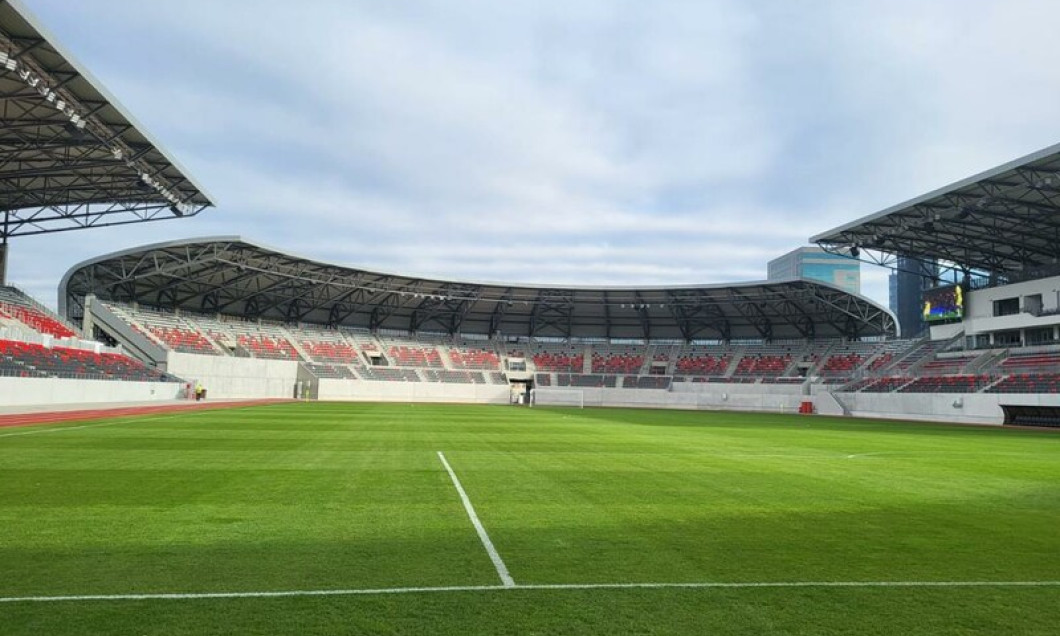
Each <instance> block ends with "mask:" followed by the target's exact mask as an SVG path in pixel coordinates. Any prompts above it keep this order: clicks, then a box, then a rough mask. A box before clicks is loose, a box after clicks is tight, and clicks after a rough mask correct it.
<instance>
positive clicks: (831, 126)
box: [9, 0, 1060, 303]
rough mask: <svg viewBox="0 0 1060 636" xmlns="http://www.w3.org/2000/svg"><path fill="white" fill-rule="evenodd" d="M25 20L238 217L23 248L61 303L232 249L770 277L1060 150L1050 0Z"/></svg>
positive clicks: (366, 6) (251, 1) (151, 12)
mask: <svg viewBox="0 0 1060 636" xmlns="http://www.w3.org/2000/svg"><path fill="white" fill-rule="evenodd" d="M24 1H25V2H26V3H27V5H28V6H29V8H30V9H31V11H33V12H34V13H35V14H36V15H37V17H38V18H39V19H40V20H41V21H42V22H43V24H44V25H45V26H46V27H47V28H48V29H50V30H51V31H52V33H53V34H54V35H55V36H56V37H57V39H58V40H59V42H61V43H62V44H63V45H64V46H65V47H66V48H67V49H68V50H69V51H71V52H72V53H73V54H74V55H75V56H76V57H77V58H78V59H79V60H80V61H81V62H82V63H83V64H84V65H85V66H86V67H87V68H88V69H89V70H90V71H91V72H92V73H93V74H95V75H96V77H97V78H98V79H100V80H101V81H102V82H103V84H104V85H105V86H106V87H107V88H108V89H109V90H110V91H111V92H112V93H113V94H114V95H116V96H117V98H118V99H119V101H121V102H122V103H123V104H124V105H125V106H126V107H127V108H128V109H129V110H130V111H131V112H132V113H133V114H134V115H135V116H136V117H137V118H138V119H139V120H140V122H141V123H142V124H143V125H144V126H145V127H146V128H147V129H148V130H149V131H150V132H151V133H152V134H153V135H154V136H155V137H156V138H157V139H159V140H160V141H161V142H162V143H163V145H164V146H166V148H167V149H168V150H169V151H170V152H171V153H173V154H174V155H175V156H176V157H177V158H178V159H179V160H180V161H181V163H183V164H184V166H185V167H186V168H187V169H188V170H189V172H190V173H191V174H192V175H194V176H195V177H196V178H197V179H198V180H199V182H200V183H202V184H203V185H204V186H205V187H206V189H207V190H209V191H210V193H211V194H212V195H213V196H214V198H215V199H216V201H217V203H218V207H217V208H216V209H212V210H209V211H207V212H205V213H203V214H202V215H200V216H199V217H197V218H194V219H187V220H179V221H169V222H164V223H151V224H145V225H142V226H131V227H127V228H112V229H101V230H91V231H84V232H73V233H68V234H58V235H53V236H44V237H39V238H24V239H16V240H15V241H14V242H13V244H12V254H11V265H10V269H9V278H10V279H11V280H12V281H13V282H15V283H16V284H20V285H22V286H23V287H24V288H26V289H28V290H29V291H30V292H31V293H33V294H35V295H36V296H38V297H39V298H41V299H43V300H45V301H47V302H49V303H54V302H55V301H54V299H55V294H56V286H57V284H58V280H59V278H60V277H61V276H62V274H63V272H65V271H66V269H68V268H69V267H70V266H71V265H73V264H74V263H76V262H78V261H81V260H84V259H87V258H91V257H93V256H96V255H99V254H101V253H105V252H109V251H113V250H117V249H122V248H126V247H132V246H135V245H140V244H143V243H147V242H153V241H161V240H168V239H173V238H185V237H194V236H204V235H213V234H240V235H243V236H244V237H246V238H248V239H251V240H254V241H258V242H261V243H265V244H267V245H271V246H275V247H278V248H281V249H283V250H287V251H291V252H294V253H298V254H303V255H306V256H311V257H315V258H319V259H323V260H327V261H333V262H339V263H346V264H354V265H360V266H365V267H368V268H372V269H377V270H382V271H395V272H403V273H417V274H425V275H431V276H436V277H443V278H457V279H461V278H463V279H476V280H491V281H511V282H538V283H581V284H609V285H622V284H682V283H719V282H732V281H740V280H759V279H763V278H765V268H766V262H767V261H768V260H770V259H771V258H774V257H776V256H778V255H780V254H782V253H784V252H786V251H788V250H790V249H792V248H794V247H797V246H799V245H801V244H804V243H805V241H806V240H807V238H808V237H809V236H811V235H813V234H815V233H817V232H821V231H824V230H827V229H830V228H832V227H834V226H837V225H840V224H842V223H845V222H847V221H850V220H853V219H855V218H858V217H860V216H864V215H866V214H870V213H873V212H876V211H878V210H880V209H883V208H885V207H887V206H889V205H891V204H894V203H898V202H900V201H904V200H906V199H909V198H912V197H914V196H916V195H919V194H922V193H924V192H926V191H928V190H931V189H934V188H936V187H939V186H942V185H945V184H947V183H950V182H952V181H955V180H957V179H960V178H962V177H965V176H968V175H970V174H972V173H975V172H979V171H981V170H985V169H987V168H991V167H993V166H995V165H997V164H999V163H1002V162H1004V161H1008V160H1010V159H1013V158H1015V157H1018V156H1021V155H1024V154H1027V153H1029V152H1032V151H1034V150H1037V149H1039V148H1042V147H1044V146H1047V145H1050V144H1053V143H1055V142H1057V141H1060V117H1057V116H1056V107H1057V104H1058V103H1060V65H1058V64H1056V61H1057V60H1058V59H1060V45H1058V44H1057V43H1056V37H1055V25H1056V24H1058V23H1060V3H1057V2H1054V1H1052V0H1004V1H1002V0H995V1H989V2H988V1H979V0H933V1H931V2H923V1H919V0H918V1H912V0H910V1H902V0H886V1H884V0H879V1H876V2H867V1H865V2H862V1H858V0H835V1H831V2H829V1H824V0H821V1H811V0H806V1H802V2H791V1H789V0H772V1H770V0H731V1H729V0H695V1H688V2H684V1H669V0H655V1H653V2H633V1H625V0H608V1H606V2H605V1H602V0H563V1H561V2H556V1H552V0H528V1H523V0H505V1H503V2H497V1H496V0H444V1H443V0H434V1H409V2H380V1H378V0H372V1H367V0H365V1H362V0H302V1H301V2H290V1H283V2H278V1H275V0H223V1H221V0H182V1H181V2H163V1H161V0H81V1H78V2H71V0H24ZM862 277H863V287H864V291H865V293H867V294H868V295H870V296H871V297H873V298H875V299H877V300H879V301H881V302H884V303H886V295H887V291H886V272H885V271H883V270H880V269H878V268H870V267H868V266H863V272H862Z"/></svg>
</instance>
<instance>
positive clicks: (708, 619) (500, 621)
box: [0, 404, 1060, 635]
mask: <svg viewBox="0 0 1060 636" xmlns="http://www.w3.org/2000/svg"><path fill="white" fill-rule="evenodd" d="M99 424H102V425H99ZM77 426H84V425H83V424H79V425H77ZM62 428H64V427H63V426H62V425H59V426H48V427H34V428H32V429H0V574H2V576H0V597H23V596H38V595H43V596H54V595H86V594H130V593H168V592H246V591H278V590H326V589H366V588H373V589H374V588H395V587H409V586H414V587H421V586H423V587H435V586H495V585H497V584H499V579H498V577H497V573H496V571H495V570H494V568H493V565H492V563H491V562H490V560H489V557H488V555H487V554H486V551H485V550H484V549H483V547H482V545H481V543H480V542H479V539H478V537H477V535H476V534H475V531H474V529H473V528H472V526H471V523H470V521H469V520H468V517H467V514H466V513H465V511H464V509H463V507H462V505H461V503H460V500H459V498H458V496H457V493H456V491H455V489H454V487H453V484H452V482H451V481H450V479H449V476H448V474H447V473H446V472H445V470H444V468H443V467H442V465H441V463H440V461H439V459H438V457H437V452H438V451H444V452H445V455H446V457H447V459H448V460H449V462H450V464H451V465H452V466H453V469H454V470H455V471H456V473H457V475H458V476H459V478H460V480H461V481H462V483H463V485H464V488H465V489H466V490H467V493H468V495H469V497H470V498H471V500H472V501H473V503H474V505H475V508H476V510H477V512H478V514H479V516H480V517H481V519H482V522H483V523H484V525H485V526H486V528H487V530H488V531H489V534H490V537H491V538H492V540H493V542H494V543H495V544H496V546H497V549H498V551H499V552H500V554H501V555H502V557H503V558H504V560H505V562H506V564H507V566H508V568H509V569H510V571H511V574H512V576H513V577H514V578H515V580H516V582H517V583H519V584H522V585H528V584H568V583H576V584H582V583H628V582H636V583H649V582H660V583H682V582H722V583H741V582H745V583H756V582H804V581H1060V435H1056V434H1050V433H1048V432H1034V431H1012V430H994V429H984V428H967V427H954V426H942V425H928V424H909V423H898V422H869V421H862V420H859V421H854V420H840V419H828V418H815V417H807V416H784V415H764V414H738V413H703V412H698V413H695V412H679V411H635V410H609V409H600V410H596V409H586V410H564V409H535V410H527V409H517V408H511V407H472V406H425V405H416V406H410V405H405V404H401V405H380V404H287V405H276V406H268V407H254V408H242V409H232V410H222V411H212V412H196V413H186V414H174V415H166V416H157V415H156V416H150V417H144V418H125V419H120V420H112V421H107V422H101V423H97V424H91V425H89V426H87V427H84V428H73V425H71V426H68V427H67V428H69V430H57V429H62ZM1057 625H1060V586H1045V587H992V586H987V587H945V588H943V587H935V588H923V587H873V588H869V587H849V588H846V587H844V588H821V587H777V588H755V587H746V588H703V589H625V590H614V589H604V590H600V589H597V590H571V589H562V590H527V589H516V590H496V591H493V590H474V591H460V592H432V593H415V594H402V595H388V596H334V597H294V598H242V599H231V598H229V599H185V600H157V599H156V600H144V601H118V600H106V601H63V602H54V603H31V602H14V603H0V633H3V634H23V633H24V634H66V633H84V634H109V633H114V634H167V635H168V634H222V633H241V634H250V633H261V634H278V633H289V634H317V633H319V634H330V633H371V634H427V633H434V634H472V633H482V634H573V633H587V634H685V633H708V632H709V633H713V634H908V633H933V634H998V633H1018V634H1034V633H1038V634H1055V633H1056V632H1057Z"/></svg>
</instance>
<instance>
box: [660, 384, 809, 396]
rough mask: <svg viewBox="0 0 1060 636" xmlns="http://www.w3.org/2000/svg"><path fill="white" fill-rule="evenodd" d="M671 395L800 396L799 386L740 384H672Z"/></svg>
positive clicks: (801, 392)
mask: <svg viewBox="0 0 1060 636" xmlns="http://www.w3.org/2000/svg"><path fill="white" fill-rule="evenodd" d="M671 386H672V389H671V390H672V392H673V393H709V394H719V395H720V394H722V393H725V394H729V395H737V394H738V395H802V394H803V389H802V385H801V384H741V383H738V382H733V383H731V384H723V383H720V382H674V383H673V385H671Z"/></svg>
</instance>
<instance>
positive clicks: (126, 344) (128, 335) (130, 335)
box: [85, 296, 169, 365]
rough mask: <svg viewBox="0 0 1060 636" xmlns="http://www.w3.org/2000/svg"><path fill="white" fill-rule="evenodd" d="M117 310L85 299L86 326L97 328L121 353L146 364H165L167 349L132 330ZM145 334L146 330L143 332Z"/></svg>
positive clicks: (91, 299)
mask: <svg viewBox="0 0 1060 636" xmlns="http://www.w3.org/2000/svg"><path fill="white" fill-rule="evenodd" d="M118 311H120V310H118V309H117V308H114V309H112V308H111V307H109V306H108V305H106V304H105V303H103V302H101V301H100V300H98V299H97V298H96V297H95V296H88V297H87V298H85V321H86V324H91V325H93V326H96V327H99V328H100V330H101V331H103V332H104V333H106V334H107V335H108V336H110V337H111V338H114V340H115V341H116V342H117V343H118V344H119V345H121V347H122V351H123V352H124V353H125V354H126V355H129V356H131V357H133V358H136V359H138V360H140V361H141V362H146V363H148V364H155V365H157V364H165V362H166V359H167V355H168V351H169V350H168V349H167V348H166V347H164V346H162V345H161V344H160V343H157V342H155V341H154V340H152V339H151V338H149V337H148V336H147V335H146V334H145V333H140V332H138V331H136V330H135V329H133V327H132V325H131V324H130V323H129V322H128V321H129V320H131V318H130V319H127V318H123V317H122V316H121V315H120V314H119V313H118ZM144 331H145V332H146V330H144Z"/></svg>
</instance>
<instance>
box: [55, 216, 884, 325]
mask: <svg viewBox="0 0 1060 636" xmlns="http://www.w3.org/2000/svg"><path fill="white" fill-rule="evenodd" d="M88 294H94V295H96V296H97V297H99V298H101V299H103V300H112V301H120V302H137V303H142V304H145V305H149V306H153V307H160V308H164V309H180V310H187V311H193V312H197V313H209V314H213V313H221V314H228V315H235V316H240V317H244V318H248V319H258V318H261V319H267V320H276V321H285V322H309V323H317V324H325V325H344V326H350V327H361V328H368V329H373V330H374V329H394V330H400V331H411V332H418V331H428V332H445V333H474V334H490V335H495V334H498V333H499V334H504V335H507V336H528V337H555V338H572V337H574V338H618V339H648V340H669V339H674V340H687V341H691V340H714V339H721V340H734V339H736V340H741V339H756V340H774V339H789V338H836V337H850V338H854V337H868V336H893V335H895V330H896V326H895V320H894V317H893V316H892V315H891V313H890V312H889V311H887V310H886V309H884V308H883V307H881V306H879V305H877V304H876V303H874V302H872V301H870V300H868V299H867V298H864V297H861V296H856V295H853V294H850V293H848V292H846V291H843V290H841V289H839V288H837V287H833V286H831V285H828V284H824V283H818V282H814V281H807V280H792V281H784V282H754V283H737V284H731V285H698V286H680V287H572V286H544V285H542V286H537V285H507V284H502V283H478V282H457V281H444V280H433V279H430V278H421V277H415V276H407V275H399V274H386V273H380V272H373V271H368V270H364V269H359V268H355V267H345V266H340V265H332V264H328V263H321V262H318V261H315V260H311V259H306V258H301V257H298V256H293V255H290V254H285V253H282V252H279V251H276V250H273V249H270V248H267V247H263V246H261V245H257V244H254V243H251V242H249V241H246V240H243V239H242V238H240V237H213V238H203V239H190V240H183V241H173V242H168V243H158V244H154V245H146V246H143V247H138V248H134V249H130V250H126V251H122V252H117V253H114V254H109V255H105V256H100V257H98V258H95V259H92V260H89V261H86V262H84V263H81V264H79V265H76V266H74V267H73V268H71V269H70V271H68V272H67V273H66V275H65V276H64V277H63V281H62V283H61V286H60V290H59V307H60V312H61V313H63V314H65V315H66V316H68V317H71V318H74V319H78V318H80V317H81V315H82V312H83V306H84V305H83V303H84V298H85V296H86V295H88Z"/></svg>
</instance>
